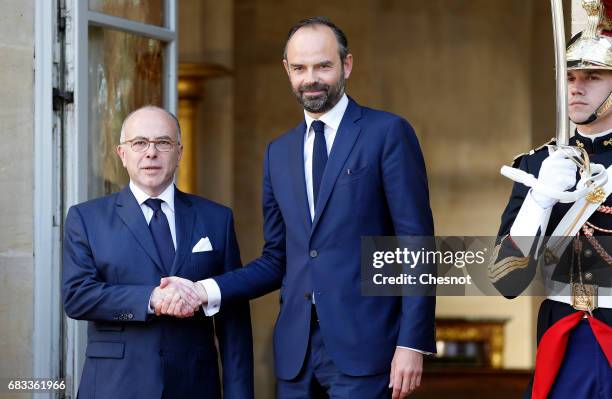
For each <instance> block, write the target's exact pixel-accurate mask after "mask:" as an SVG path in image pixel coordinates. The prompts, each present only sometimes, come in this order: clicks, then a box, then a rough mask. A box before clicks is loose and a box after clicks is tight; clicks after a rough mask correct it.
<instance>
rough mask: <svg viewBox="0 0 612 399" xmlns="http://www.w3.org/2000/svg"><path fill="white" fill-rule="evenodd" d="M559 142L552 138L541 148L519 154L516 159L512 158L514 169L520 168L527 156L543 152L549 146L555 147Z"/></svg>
mask: <svg viewBox="0 0 612 399" xmlns="http://www.w3.org/2000/svg"><path fill="white" fill-rule="evenodd" d="M556 142H557V139H555V138H552V139H550V140H548V141H547V142H546V143H544V144H542V145H541V146H539V147H536V148H534V149H533V150H531V151H529V152H524V153H522V154H518V155H517V156H515V157H514V158H512V167H513V168H518V166H519V164H520V163H521V159H523V157H524V156H526V155H533V154H535V153H536V152H538V151H542V150H544V149H546V148H548V146H549V145H554V144H555V143H556Z"/></svg>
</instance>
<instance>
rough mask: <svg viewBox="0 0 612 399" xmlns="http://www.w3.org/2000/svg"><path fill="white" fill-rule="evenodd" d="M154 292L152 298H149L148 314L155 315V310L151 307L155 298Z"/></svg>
mask: <svg viewBox="0 0 612 399" xmlns="http://www.w3.org/2000/svg"><path fill="white" fill-rule="evenodd" d="M153 291H155V290H153ZM153 291H151V296H149V306H147V314H154V313H155V309H153V307H152V306H151V298H153Z"/></svg>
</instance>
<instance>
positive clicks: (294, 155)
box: [289, 122, 312, 231]
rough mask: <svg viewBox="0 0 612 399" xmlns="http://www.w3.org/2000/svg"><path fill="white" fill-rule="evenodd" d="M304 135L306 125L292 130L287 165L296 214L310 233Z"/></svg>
mask: <svg viewBox="0 0 612 399" xmlns="http://www.w3.org/2000/svg"><path fill="white" fill-rule="evenodd" d="M305 135H306V123H305V122H302V123H301V124H300V125H299V126H297V127H296V128H295V129H293V132H292V133H291V144H290V145H291V148H290V149H289V164H290V169H291V182H292V186H293V193H294V195H295V198H296V201H297V209H298V212H299V213H301V214H302V215H301V219H302V221H303V222H304V227H305V228H306V231H310V227H311V224H312V221H311V219H310V207H309V206H308V194H306V180H305V179H306V175H305V170H304V137H305Z"/></svg>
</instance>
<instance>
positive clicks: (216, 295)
mask: <svg viewBox="0 0 612 399" xmlns="http://www.w3.org/2000/svg"><path fill="white" fill-rule="evenodd" d="M198 283H199V284H202V287H204V289H205V290H206V294H207V295H208V304H206V305H202V310H203V311H204V314H205V315H206V316H214V315H216V314H217V313H218V312H219V308H220V307H221V290H220V289H219V285H218V284H217V282H216V281H215V280H213V279H212V278H207V279H206V280H200V281H198Z"/></svg>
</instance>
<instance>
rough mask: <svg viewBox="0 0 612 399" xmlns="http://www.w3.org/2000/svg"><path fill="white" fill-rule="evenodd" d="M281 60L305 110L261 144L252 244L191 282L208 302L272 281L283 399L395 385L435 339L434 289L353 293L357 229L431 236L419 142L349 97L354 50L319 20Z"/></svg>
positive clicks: (378, 391)
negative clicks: (276, 293) (254, 254)
mask: <svg viewBox="0 0 612 399" xmlns="http://www.w3.org/2000/svg"><path fill="white" fill-rule="evenodd" d="M283 63H284V66H285V69H286V71H287V74H288V76H289V80H290V82H291V86H292V88H293V91H294V93H295V95H296V96H297V99H298V101H299V103H300V104H301V105H302V106H303V107H304V117H305V120H304V121H302V122H301V123H300V124H299V125H298V126H297V127H295V128H293V129H291V130H289V131H288V132H287V133H285V134H283V135H282V136H281V137H279V138H278V139H276V140H274V141H273V142H272V143H270V144H269V146H268V148H267V150H266V154H265V157H264V158H265V161H264V173H263V211H264V238H265V246H264V249H263V253H262V255H261V257H260V258H258V259H256V260H254V261H252V262H251V263H250V264H249V265H248V266H246V267H244V268H242V269H240V270H237V271H235V272H230V273H226V274H224V275H221V276H218V277H215V278H214V279H207V280H204V281H202V282H201V284H202V285H203V286H204V287H205V289H206V294H207V296H208V297H207V298H203V300H204V302H207V307H206V311H207V312H208V313H209V314H210V313H214V312H215V311H216V310H218V309H221V310H222V311H224V310H225V307H226V306H227V307H229V306H232V304H233V303H235V301H240V300H244V299H247V298H254V297H257V296H260V295H263V294H266V293H268V292H271V291H273V290H276V289H278V288H280V314H279V316H278V320H277V323H276V327H275V331H274V359H275V371H276V376H277V378H278V384H277V387H278V388H277V389H278V397H279V398H281V399H284V398H312V397H331V398H367V399H376V398H389V397H391V396H392V397H393V398H400V397H402V398H403V397H406V396H407V395H409V393H410V392H412V391H413V390H414V389H415V388H416V387H417V386H419V384H420V379H421V373H422V363H423V354H424V353H433V352H435V338H434V312H435V298H434V297H417V296H406V297H366V296H362V294H361V280H360V278H361V273H360V239H361V237H362V236H392V235H398V236H407V235H414V236H431V235H433V220H432V215H431V209H430V206H429V194H428V187H427V176H426V173H425V165H424V161H423V156H422V154H421V150H420V148H419V143H418V141H417V138H416V136H415V133H414V131H413V129H412V127H411V126H410V125H409V124H408V122H406V121H405V120H404V119H402V118H400V117H398V116H397V115H393V114H390V113H387V112H382V111H377V110H373V109H371V108H366V107H362V106H360V105H358V104H357V103H356V102H355V101H354V100H352V99H351V98H349V97H347V96H346V94H345V90H344V89H345V81H346V79H348V77H349V75H350V74H351V69H352V66H353V57H352V55H351V54H349V52H348V48H347V40H346V37H345V35H344V33H343V32H342V31H341V30H340V29H339V28H338V27H336V26H335V25H334V24H333V23H331V22H330V21H329V20H328V19H326V18H322V17H319V18H311V19H307V20H304V21H301V22H299V23H298V24H297V25H296V26H294V27H293V28H292V29H291V31H290V33H289V37H288V40H287V44H286V48H285V56H284V60H283ZM390 386H391V387H392V390H390V389H389V387H390Z"/></svg>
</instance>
